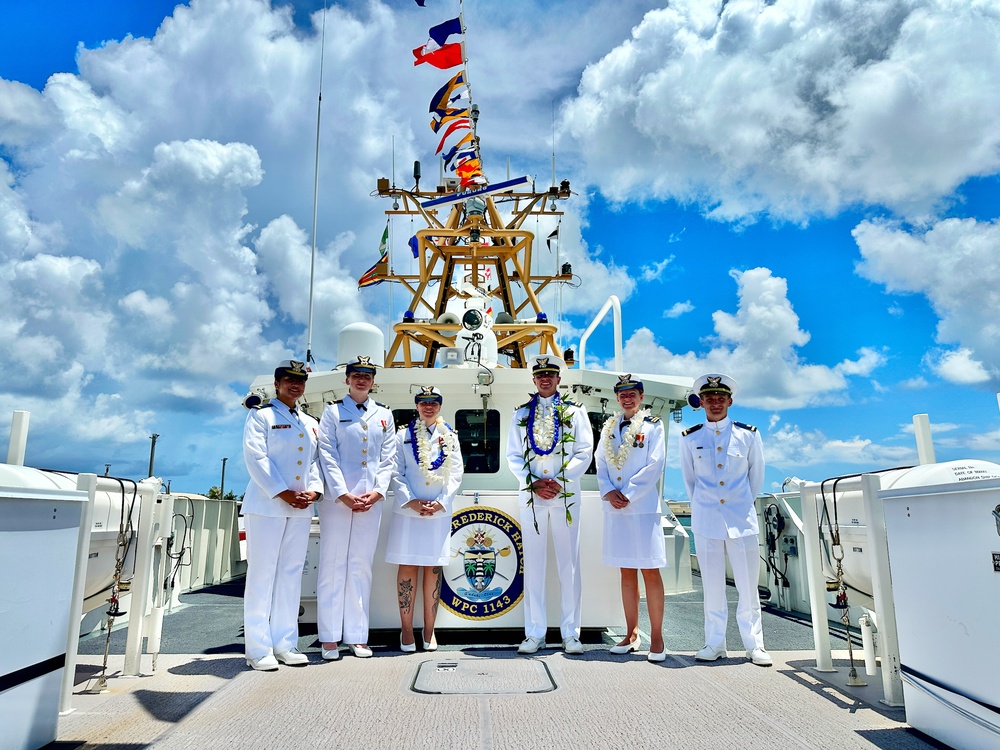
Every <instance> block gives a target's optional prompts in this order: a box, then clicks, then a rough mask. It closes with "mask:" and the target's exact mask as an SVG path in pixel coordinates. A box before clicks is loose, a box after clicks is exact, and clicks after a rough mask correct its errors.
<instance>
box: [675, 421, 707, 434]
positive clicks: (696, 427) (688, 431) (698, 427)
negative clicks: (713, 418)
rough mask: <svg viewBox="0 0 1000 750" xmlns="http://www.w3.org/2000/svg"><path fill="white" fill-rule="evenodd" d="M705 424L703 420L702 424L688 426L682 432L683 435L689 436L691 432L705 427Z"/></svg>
mask: <svg viewBox="0 0 1000 750" xmlns="http://www.w3.org/2000/svg"><path fill="white" fill-rule="evenodd" d="M704 426H705V423H704V422H702V423H701V424H696V425H695V426H694V427H689V428H687V429H686V430H684V432H682V433H681V435H682V436H683V437H687V436H688V435H690V434H691V433H692V432H697V431H698V430H700V429H701V428H702V427H704Z"/></svg>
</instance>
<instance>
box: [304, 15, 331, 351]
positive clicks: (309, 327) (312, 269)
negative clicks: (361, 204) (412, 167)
mask: <svg viewBox="0 0 1000 750" xmlns="http://www.w3.org/2000/svg"><path fill="white" fill-rule="evenodd" d="M325 57H326V0H323V34H322V37H321V42H320V47H319V98H318V99H317V100H316V156H315V159H314V162H313V222H312V252H311V254H310V256H309V318H308V321H307V322H306V364H307V365H308V364H309V363H310V362H312V363H313V364H315V363H316V360H315V359H313V355H312V333H313V287H314V286H315V284H316V214H317V210H318V206H319V124H320V119H321V116H322V113H323V61H324V58H325Z"/></svg>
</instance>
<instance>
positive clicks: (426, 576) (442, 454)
mask: <svg viewBox="0 0 1000 750" xmlns="http://www.w3.org/2000/svg"><path fill="white" fill-rule="evenodd" d="M443 401H444V398H443V396H442V395H441V391H439V390H438V389H437V388H435V387H433V386H429V385H425V386H420V390H419V391H418V392H417V394H416V396H415V397H414V403H415V404H416V406H417V414H418V415H419V416H418V418H417V419H414V420H413V421H411V422H410V423H409V424H408V425H406V426H405V427H401V428H400V429H399V431H398V432H397V433H396V474H395V476H394V477H393V479H392V489H393V493H394V494H393V497H394V500H395V502H394V503H393V514H392V525H391V526H390V527H389V540H388V542H387V544H386V549H385V561H386V562H388V563H395V564H396V565H398V566H399V569H398V570H397V572H396V595H397V598H398V601H399V621H400V626H401V628H402V632H401V634H400V637H399V646H400V648H401V649H402V650H403V651H404V652H405V653H412V652H413V651H416V649H417V643H416V636H415V635H414V634H413V610H414V608H415V606H416V599H417V575H418V572H419V571H420V570H421V569H422V570H423V615H424V620H423V633H422V635H423V645H424V650H425V651H434V650H436V649H437V639H436V638H435V637H434V620H435V618H436V617H437V609H438V603H439V601H440V599H441V576H442V571H443V569H444V567H443V566H445V565H447V564H448V560H449V558H450V557H451V549H450V542H451V506H452V500H453V499H454V498H455V495H456V494H457V493H458V490H459V488H460V487H461V485H462V475H463V473H464V470H463V465H462V450H461V447H460V446H459V443H458V435H457V434H456V433H455V431H454V430H453V429H452V428H451V427H450V426H449V425H448V424H447V423H446V422H445V421H444V420H443V419H441V416H440V415H441V404H442V403H443Z"/></svg>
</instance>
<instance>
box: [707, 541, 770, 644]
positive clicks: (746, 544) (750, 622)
mask: <svg viewBox="0 0 1000 750" xmlns="http://www.w3.org/2000/svg"><path fill="white" fill-rule="evenodd" d="M694 548H695V552H696V553H697V555H698V566H699V567H700V568H701V581H702V587H703V588H704V598H705V645H706V646H711V647H712V648H716V649H720V648H721V649H724V648H725V647H726V621H727V619H728V616H729V605H728V604H727V602H726V558H725V556H726V555H727V554H728V555H729V563H730V565H732V568H733V581H734V582H735V583H736V591H737V593H738V594H739V603H738V604H737V606H736V622H737V624H738V625H739V627H740V637H741V638H742V639H743V647H744V648H745V649H746V650H747V651H752V650H753V649H755V648H764V631H763V628H762V627H761V621H760V595H759V594H758V593H757V580H758V576H759V575H760V550H759V549H758V547H757V536H756V534H751V535H750V536H741V537H737V538H736V539H710V538H709V537H705V536H700V535H698V534H696V535H695V537H694Z"/></svg>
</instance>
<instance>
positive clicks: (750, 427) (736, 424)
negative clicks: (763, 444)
mask: <svg viewBox="0 0 1000 750" xmlns="http://www.w3.org/2000/svg"><path fill="white" fill-rule="evenodd" d="M733 427H742V428H743V429H744V430H750V432H757V428H756V427H754V426H753V425H752V424H746V423H744V422H737V421H736V420H733Z"/></svg>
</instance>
